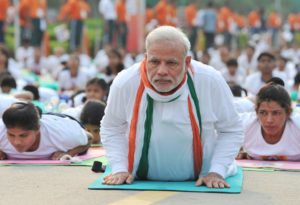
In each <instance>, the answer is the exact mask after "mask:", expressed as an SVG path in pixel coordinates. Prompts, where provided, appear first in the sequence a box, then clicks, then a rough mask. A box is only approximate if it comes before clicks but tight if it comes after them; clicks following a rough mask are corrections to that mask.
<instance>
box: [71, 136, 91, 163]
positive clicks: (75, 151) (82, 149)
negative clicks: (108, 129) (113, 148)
mask: <svg viewBox="0 0 300 205" xmlns="http://www.w3.org/2000/svg"><path fill="white" fill-rule="evenodd" d="M86 135H87V138H88V143H87V144H86V145H81V146H78V147H75V148H73V149H70V150H69V151H67V154H69V155H71V156H72V157H74V156H75V155H78V154H80V153H83V152H85V151H87V150H88V149H89V148H90V146H91V144H92V141H93V135H92V134H91V133H89V132H87V131H86Z"/></svg>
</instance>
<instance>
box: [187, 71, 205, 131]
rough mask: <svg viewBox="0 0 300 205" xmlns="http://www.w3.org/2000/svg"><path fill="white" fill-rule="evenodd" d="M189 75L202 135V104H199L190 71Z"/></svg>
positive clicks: (188, 81)
mask: <svg viewBox="0 0 300 205" xmlns="http://www.w3.org/2000/svg"><path fill="white" fill-rule="evenodd" d="M187 75H188V79H187V83H188V86H189V90H190V93H191V96H192V99H193V102H194V106H195V108H196V113H197V118H198V121H199V128H200V136H202V135H201V134H202V122H201V114H200V104H199V100H198V96H197V93H196V89H195V86H194V83H193V80H192V77H191V76H190V74H189V72H188V73H187Z"/></svg>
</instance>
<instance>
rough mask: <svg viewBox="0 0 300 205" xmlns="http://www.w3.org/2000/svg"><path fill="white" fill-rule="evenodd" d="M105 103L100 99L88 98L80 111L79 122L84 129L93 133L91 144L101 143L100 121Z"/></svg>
mask: <svg viewBox="0 0 300 205" xmlns="http://www.w3.org/2000/svg"><path fill="white" fill-rule="evenodd" d="M104 109H105V104H104V103H103V102H102V101H100V100H88V101H87V102H86V103H85V104H84V106H83V108H82V111H81V114H80V122H81V123H82V125H83V126H84V128H85V130H86V131H88V132H89V133H91V134H92V135H93V142H92V143H93V144H99V143H101V137H100V121H101V119H102V117H103V115H104Z"/></svg>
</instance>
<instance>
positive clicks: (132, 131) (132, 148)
mask: <svg viewBox="0 0 300 205" xmlns="http://www.w3.org/2000/svg"><path fill="white" fill-rule="evenodd" d="M144 90H145V87H144V85H143V82H142V81H141V82H140V85H139V88H138V91H137V94H136V98H135V101H134V108H133V115H132V119H131V123H130V132H129V141H128V143H129V150H128V172H130V173H132V171H133V164H134V153H135V140H136V126H137V121H138V115H139V110H140V104H141V100H142V96H143V92H144Z"/></svg>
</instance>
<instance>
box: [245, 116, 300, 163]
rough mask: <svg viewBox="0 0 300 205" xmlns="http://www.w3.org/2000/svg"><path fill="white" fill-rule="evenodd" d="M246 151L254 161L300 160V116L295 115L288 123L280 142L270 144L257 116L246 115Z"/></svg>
mask: <svg viewBox="0 0 300 205" xmlns="http://www.w3.org/2000/svg"><path fill="white" fill-rule="evenodd" d="M242 119H243V123H244V127H245V141H244V149H245V151H246V152H247V153H248V155H249V156H251V157H252V158H254V159H259V160H290V161H296V160H297V161H298V160H300V116H299V115H297V116H296V115H293V116H291V118H290V119H289V120H288V121H287V122H286V125H285V129H284V132H283V134H282V137H281V139H280V141H279V142H277V143H276V144H268V143H267V142H266V141H265V140H264V138H263V136H262V133H261V125H260V123H259V121H258V119H257V117H256V114H255V113H254V112H253V113H248V114H244V115H243V117H242Z"/></svg>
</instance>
